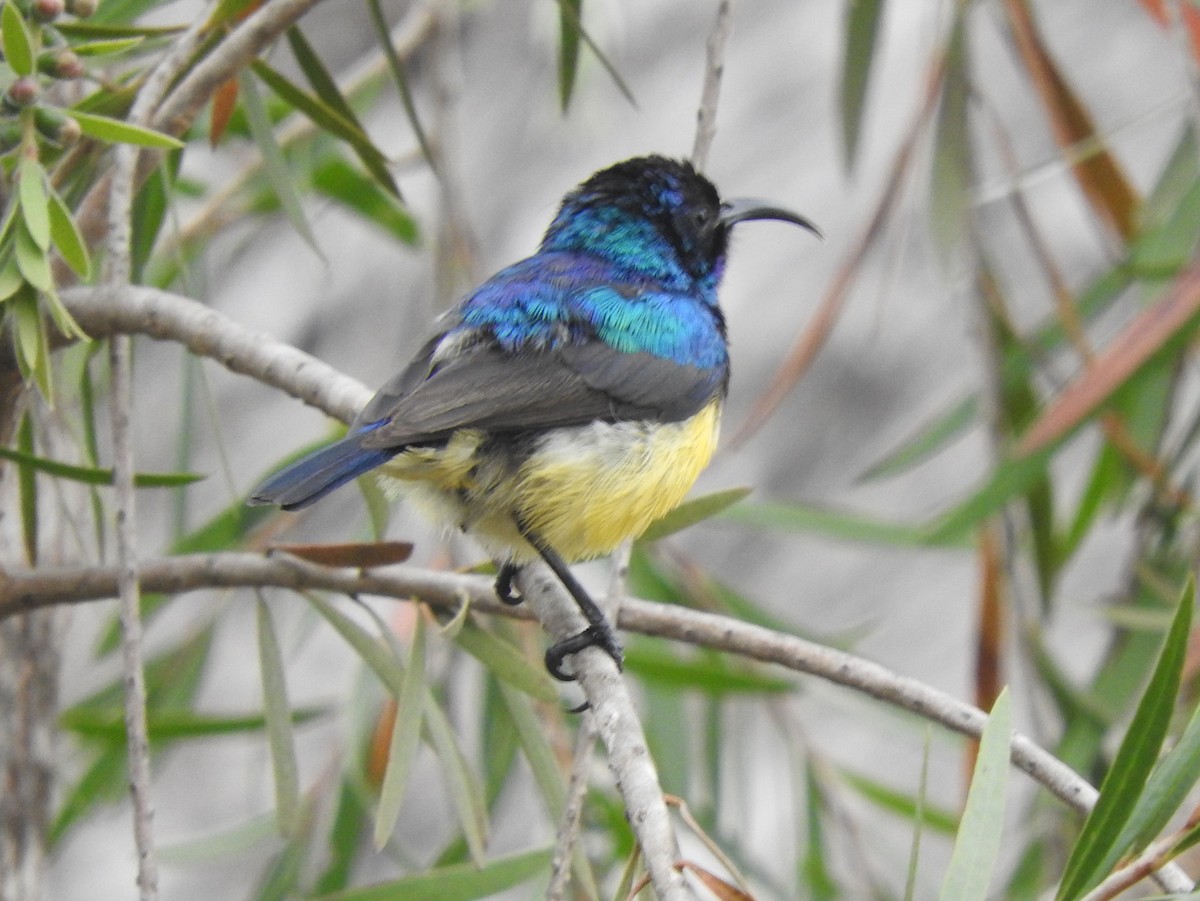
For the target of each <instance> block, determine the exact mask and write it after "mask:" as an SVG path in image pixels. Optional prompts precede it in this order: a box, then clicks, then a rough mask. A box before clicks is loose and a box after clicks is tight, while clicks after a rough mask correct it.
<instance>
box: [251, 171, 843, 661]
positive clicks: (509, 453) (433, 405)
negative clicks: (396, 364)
mask: <svg viewBox="0 0 1200 901" xmlns="http://www.w3.org/2000/svg"><path fill="white" fill-rule="evenodd" d="M772 219H773V220H779V221H782V222H786V223H792V224H794V225H797V226H800V227H802V228H804V229H807V230H808V231H810V232H813V233H814V234H816V235H817V236H820V234H821V233H820V231H819V230H818V228H817V227H816V226H815V225H814V224H813V223H812V222H810V221H809V220H808V219H807V218H805V217H803V216H801V215H799V214H797V213H794V212H792V211H790V210H788V209H785V208H782V207H779V206H775V205H773V204H771V203H769V202H766V201H760V200H756V199H749V198H747V199H733V200H722V199H721V197H720V195H719V194H718V192H717V189H716V187H715V186H714V185H713V183H712V182H711V181H710V180H709V179H708V178H707V177H706V176H705V175H703V174H701V173H700V172H699V171H697V169H696V168H694V167H693V165H692V164H691V163H690V162H688V161H686V160H676V159H673V158H668V157H664V156H658V155H652V156H642V157H635V158H632V159H627V160H624V161H623V162H618V163H616V164H614V165H611V166H609V167H607V168H605V169H602V170H600V171H598V172H596V173H594V174H593V175H591V176H590V177H589V178H587V179H586V180H585V181H583V182H582V183H581V184H580V185H579V186H578V187H576V188H575V189H574V190H572V191H570V192H569V193H568V194H567V195H566V196H565V197H564V198H563V200H562V202H561V204H560V206H559V208H558V211H557V214H556V215H555V216H554V218H553V220H552V221H551V223H550V225H549V227H548V229H547V230H546V232H545V235H544V237H543V238H542V241H541V244H540V245H539V246H538V249H537V251H536V252H535V253H534V254H533V255H532V256H529V257H527V258H526V259H523V260H521V261H519V262H517V263H514V264H512V265H510V266H508V267H507V268H504V269H501V270H500V271H499V272H497V273H496V274H495V275H493V276H492V277H491V278H489V279H488V280H487V281H485V282H484V283H483V284H482V285H480V286H479V287H478V288H476V289H475V290H473V291H471V292H470V293H469V294H467V295H466V296H465V297H464V298H463V299H462V300H461V301H459V302H458V303H457V305H455V306H454V307H452V308H450V309H449V310H447V311H446V312H445V313H443V314H442V315H441V316H440V317H438V318H437V320H436V321H435V323H434V328H433V331H432V335H431V336H430V337H429V338H428V340H426V341H425V343H424V344H423V345H422V346H421V347H420V349H419V350H418V351H417V352H416V354H415V356H414V357H413V358H412V360H411V361H410V362H409V363H408V365H407V366H405V367H404V368H403V369H401V370H400V372H399V373H398V374H397V375H396V376H395V377H393V378H392V379H391V380H390V381H388V382H387V383H385V384H384V385H383V387H381V388H380V389H379V391H378V392H377V393H376V394H375V396H374V397H373V398H372V399H371V401H370V402H369V403H368V404H367V405H366V407H364V408H363V410H362V412H361V413H359V415H358V416H357V418H356V419H355V420H354V421H353V423H352V424H351V425H350V427H349V430H348V431H347V433H346V435H345V437H343V438H341V439H340V440H337V441H334V442H333V443H332V444H329V445H328V446H326V447H323V448H320V449H318V450H316V451H315V452H313V453H312V454H310V455H308V456H306V457H304V458H302V459H300V460H298V461H297V462H295V463H293V464H291V465H290V466H287V467H286V468H284V469H283V470H281V471H280V472H278V473H276V474H274V475H272V476H271V477H270V478H268V479H267V480H266V481H265V482H263V483H262V484H261V485H260V486H259V487H258V488H257V489H255V490H254V491H253V492H252V493H251V496H250V500H249V502H250V503H251V504H276V505H278V506H280V507H282V508H283V509H285V510H299V509H301V508H304V507H307V506H308V505H309V504H312V503H314V502H315V501H317V500H319V499H320V498H322V497H324V496H325V495H327V494H328V493H329V492H331V491H333V490H334V489H335V488H338V487H339V486H341V485H343V484H345V483H347V482H349V481H351V480H353V479H355V478H357V477H358V476H361V475H363V474H365V473H368V472H371V471H373V470H376V471H378V472H379V473H380V474H382V475H384V476H386V477H387V478H386V479H385V484H386V485H387V486H388V487H389V489H394V490H397V492H398V493H402V494H403V495H404V496H405V499H406V500H407V501H408V502H410V503H413V504H415V505H416V506H417V507H418V508H419V509H420V510H421V511H422V512H424V513H425V514H427V515H428V516H429V517H430V518H432V519H433V520H434V521H437V522H440V523H443V524H446V525H448V526H450V527H451V528H456V529H460V530H462V531H464V532H466V533H468V534H470V535H471V536H473V537H474V538H475V539H476V540H477V541H479V543H480V544H481V545H482V546H483V547H484V549H485V550H486V551H487V552H488V553H489V554H490V555H491V556H492V558H493V560H494V561H496V563H497V567H498V575H497V577H496V593H497V595H498V596H499V597H500V599H501V600H503V601H505V602H506V603H510V604H516V603H520V596H519V593H518V592H517V591H516V590H515V589H514V579H515V578H516V576H517V574H518V573H519V571H520V569H521V568H522V567H523V566H525V565H528V564H530V563H532V562H533V561H535V560H537V559H539V558H540V559H541V560H543V561H545V563H546V564H547V565H548V566H549V567H550V569H551V570H552V572H553V573H554V574H555V576H556V577H557V578H558V579H559V581H560V582H561V583H562V585H563V587H564V588H565V589H566V590H567V592H568V593H569V594H570V595H571V596H572V597H573V598H574V600H575V602H576V604H577V605H578V607H579V609H580V611H581V612H582V613H583V616H584V618H585V619H586V620H587V623H588V625H587V627H586V628H585V629H583V630H582V631H580V632H579V633H577V634H574V635H571V636H569V637H567V638H565V639H563V640H561V641H558V642H557V643H555V644H553V645H551V646H550V647H549V648H548V649H547V651H546V652H545V664H546V667H547V669H548V671H549V672H550V673H551V675H553V676H554V677H555V678H557V679H560V680H563V681H570V680H572V679H574V678H575V675H574V673H573V672H571V671H570V670H568V669H566V668H565V666H564V663H565V661H566V658H567V657H569V656H570V655H573V654H575V653H577V652H579V651H581V650H583V649H584V648H587V647H591V646H598V647H600V648H601V649H603V650H604V651H605V652H607V653H608V654H609V656H611V657H612V658H613V660H615V661H616V663H617V666H618V667H620V666H621V664H622V662H623V659H624V657H623V649H622V646H621V643H620V640H619V639H618V638H617V636H616V633H615V631H614V629H613V627H612V625H611V624H610V623H609V622H608V620H607V618H606V617H605V615H604V613H603V612H602V611H601V610H600V608H599V607H598V606H597V605H596V603H595V602H594V601H593V600H592V599H591V597H590V596H589V595H588V593H587V591H586V590H585V589H584V588H583V586H582V585H581V584H580V583H579V581H578V580H577V579H576V578H575V577H574V576H573V574H572V572H571V570H570V568H569V564H571V563H575V562H580V561H583V560H588V559H592V558H595V557H600V556H603V555H606V554H609V553H611V552H612V551H613V550H615V549H616V548H617V547H618V546H619V545H620V544H621V543H622V542H624V541H626V540H627V539H631V538H636V537H637V536H639V535H640V534H642V532H644V531H645V530H646V528H647V527H648V526H649V525H650V524H651V523H652V522H654V521H655V520H657V519H659V518H660V517H662V516H663V515H665V514H666V513H668V512H670V511H671V510H672V509H674V508H675V507H677V506H678V505H679V504H680V503H681V502H682V501H683V499H684V496H685V495H686V494H687V492H688V490H689V489H690V488H691V487H692V484H693V483H694V482H695V480H696V478H697V477H698V476H699V474H700V472H701V470H703V469H704V468H705V466H707V464H708V462H709V460H710V458H711V457H712V454H713V452H714V450H715V448H716V445H717V436H718V429H719V423H720V419H721V409H722V405H723V403H724V401H725V398H726V394H727V392H728V388H729V374H730V358H729V342H728V337H727V329H726V322H725V317H724V314H723V313H722V310H721V307H720V304H719V303H718V296H717V295H718V288H719V286H720V284H721V279H722V276H723V274H724V272H725V268H726V258H727V255H728V251H729V244H730V235H731V232H732V230H733V228H734V226H736V225H738V224H739V223H742V222H746V221H750V220H772Z"/></svg>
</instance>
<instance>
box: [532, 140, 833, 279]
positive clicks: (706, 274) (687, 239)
mask: <svg viewBox="0 0 1200 901" xmlns="http://www.w3.org/2000/svg"><path fill="white" fill-rule="evenodd" d="M749 219H780V220H783V221H786V222H793V223H795V224H797V225H800V226H803V227H804V228H807V229H809V230H811V231H813V232H816V231H817V230H816V228H815V227H814V226H813V225H812V224H811V223H810V222H809V221H808V220H806V219H804V218H803V217H801V216H798V215H796V214H795V213H792V212H789V211H787V210H784V209H780V208H778V207H774V206H770V205H765V204H762V203H760V202H758V201H742V200H735V201H729V202H722V200H721V198H720V195H719V194H718V193H717V189H716V187H715V186H714V185H713V183H712V182H710V181H709V180H708V179H707V178H705V177H704V176H703V175H701V174H700V173H699V172H697V171H696V170H695V168H693V166H692V164H691V163H689V162H687V161H686V160H673V159H668V158H666V157H662V156H646V157H635V158H634V159H629V160H625V161H624V162H621V163H617V164H616V165H613V166H610V167H609V168H607V169H602V170H601V171H599V172H597V173H596V174H595V175H593V176H591V177H590V178H589V179H588V180H587V181H585V182H584V183H583V184H582V185H580V186H579V187H578V188H576V189H575V190H574V191H572V192H571V193H570V194H568V195H567V196H566V197H565V198H564V199H563V202H562V206H561V208H560V209H559V212H558V215H557V216H556V217H555V219H554V222H553V223H551V225H550V228H549V230H548V231H547V232H546V237H545V239H544V241H543V243H542V250H572V251H584V252H589V253H595V254H598V255H600V256H604V257H605V258H607V259H610V260H611V261H613V262H615V263H617V264H618V265H621V266H625V267H628V268H630V269H631V270H633V271H636V272H639V273H642V274H645V275H648V276H650V277H653V278H657V279H660V280H662V281H664V282H667V283H681V284H679V285H678V286H679V287H681V288H685V289H686V288H699V289H701V290H712V291H714V292H715V290H716V284H717V282H718V281H719V280H720V277H721V272H722V270H723V268H724V262H725V254H726V251H727V249H728V246H729V234H730V232H731V230H732V229H733V226H734V225H736V224H737V223H738V222H744V221H746V220H749Z"/></svg>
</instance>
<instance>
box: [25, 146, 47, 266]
mask: <svg viewBox="0 0 1200 901" xmlns="http://www.w3.org/2000/svg"><path fill="white" fill-rule="evenodd" d="M17 191H18V194H19V196H20V198H21V218H22V220H23V221H24V223H25V227H26V228H27V229H28V230H29V237H31V238H33V243H34V244H36V245H37V247H38V249H39V250H41V251H42V252H43V253H45V252H46V251H47V250H49V249H50V210H49V208H48V207H49V200H48V198H47V197H46V171H45V170H44V169H43V168H42V166H41V163H39V162H38V161H37V160H34V159H30V158H29V157H27V156H25V157H21V165H20V169H19V174H18V176H17Z"/></svg>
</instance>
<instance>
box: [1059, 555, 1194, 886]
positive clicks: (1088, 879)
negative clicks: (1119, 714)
mask: <svg viewBox="0 0 1200 901" xmlns="http://www.w3.org/2000/svg"><path fill="white" fill-rule="evenodd" d="M1195 595H1196V586H1195V583H1194V582H1193V581H1192V578H1191V577H1190V576H1189V578H1188V581H1187V584H1186V585H1185V586H1184V589H1183V592H1182V595H1181V596H1180V599H1179V608H1178V611H1177V612H1176V614H1175V619H1174V621H1173V622H1172V623H1171V630H1170V631H1169V632H1168V633H1167V638H1166V641H1165V642H1164V643H1163V648H1162V652H1161V653H1160V654H1159V657H1158V663H1157V664H1156V665H1155V667H1154V673H1153V675H1151V677H1150V682H1149V684H1148V685H1147V686H1146V690H1145V692H1144V693H1143V694H1142V699H1141V701H1140V702H1139V703H1138V707H1137V710H1136V711H1135V713H1134V715H1133V719H1132V720H1131V721H1130V723H1129V727H1128V729H1127V730H1126V732H1125V738H1124V739H1123V740H1122V742H1121V747H1120V748H1119V749H1118V750H1117V755H1116V757H1115V758H1113V762H1112V765H1111V766H1110V767H1109V769H1108V772H1107V773H1106V774H1105V776H1104V781H1103V782H1102V783H1100V797H1099V798H1098V799H1097V801H1096V806H1095V807H1094V808H1093V809H1092V812H1091V814H1090V815H1089V816H1088V818H1087V820H1086V821H1085V822H1084V824H1083V830H1082V831H1081V832H1080V834H1079V839H1078V840H1077V841H1076V842H1075V847H1074V849H1073V850H1072V851H1071V856H1070V857H1069V858H1068V859H1067V865H1066V868H1065V870H1064V871H1063V878H1062V882H1061V883H1060V884H1059V887H1058V894H1057V895H1056V896H1055V897H1056V898H1057V899H1058V901H1073V899H1075V898H1078V897H1080V896H1081V895H1083V894H1084V893H1085V892H1086V891H1087V890H1088V889H1090V888H1092V887H1094V886H1095V885H1096V884H1097V883H1098V882H1099V881H1100V880H1101V879H1102V878H1103V877H1104V876H1105V875H1106V874H1107V873H1108V872H1109V871H1110V870H1111V869H1112V866H1113V864H1115V863H1116V862H1117V860H1118V859H1120V857H1121V855H1122V854H1124V853H1125V851H1126V850H1127V848H1125V847H1121V846H1120V845H1119V844H1118V842H1119V841H1122V840H1124V839H1125V838H1126V837H1129V838H1132V835H1129V836H1127V835H1126V832H1127V830H1126V829H1125V825H1126V823H1128V822H1129V819H1130V816H1131V815H1132V813H1133V811H1134V810H1135V809H1137V805H1138V802H1139V801H1140V799H1141V796H1142V790H1143V788H1144V787H1145V785H1146V782H1147V780H1148V778H1149V776H1150V772H1151V770H1152V769H1153V768H1154V765H1155V763H1156V762H1157V760H1158V754H1159V750H1160V749H1161V748H1162V742H1163V739H1164V738H1165V737H1166V734H1167V729H1168V728H1169V727H1170V725H1171V716H1172V714H1173V713H1174V711H1175V699H1176V696H1177V695H1178V693H1179V679H1180V674H1181V673H1182V671H1183V665H1184V662H1185V658H1186V655H1187V645H1188V635H1189V633H1190V631H1191V625H1192V609H1193V606H1194V604H1195ZM1142 803H1143V804H1144V805H1146V804H1153V802H1142ZM1143 809H1145V808H1143ZM1129 832H1131V833H1132V830H1129Z"/></svg>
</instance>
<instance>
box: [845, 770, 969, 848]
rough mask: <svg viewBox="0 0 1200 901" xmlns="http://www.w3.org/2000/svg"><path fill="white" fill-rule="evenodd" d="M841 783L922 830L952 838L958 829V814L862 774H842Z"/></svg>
mask: <svg viewBox="0 0 1200 901" xmlns="http://www.w3.org/2000/svg"><path fill="white" fill-rule="evenodd" d="M840 775H841V777H842V779H843V780H844V781H845V782H846V784H847V785H849V786H850V787H851V788H853V789H854V790H855V791H857V792H858V793H859V794H861V795H862V796H863V797H864V798H866V799H867V800H868V801H870V802H871V803H872V804H874V805H875V806H877V807H879V808H880V809H882V810H887V811H889V812H891V813H894V814H897V815H899V816H902V817H905V818H906V819H909V820H913V821H914V822H916V821H918V820H919V821H920V823H921V825H922V826H923V827H927V828H929V829H934V830H936V831H938V832H942V833H945V834H947V835H953V834H954V833H955V831H956V830H957V829H958V823H959V817H958V814H956V813H952V812H950V811H949V810H944V809H940V808H934V807H930V806H929V801H928V799H922V798H914V797H912V796H911V795H908V794H905V793H903V792H898V791H896V790H895V789H894V788H891V787H889V786H887V785H884V784H883V783H882V782H876V781H875V780H874V779H870V778H868V777H866V776H863V775H861V774H859V773H850V772H846V771H844V770H843V771H842V772H841V774H840Z"/></svg>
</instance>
